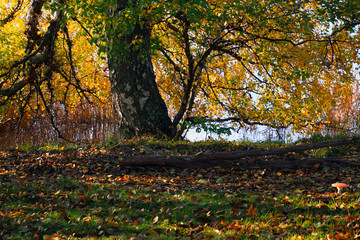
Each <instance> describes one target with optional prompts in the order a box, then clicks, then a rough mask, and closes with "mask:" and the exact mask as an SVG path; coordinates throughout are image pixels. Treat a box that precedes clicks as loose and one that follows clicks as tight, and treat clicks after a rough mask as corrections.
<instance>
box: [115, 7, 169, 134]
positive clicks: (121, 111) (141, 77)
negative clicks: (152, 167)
mask: <svg viewBox="0 0 360 240" xmlns="http://www.w3.org/2000/svg"><path fill="white" fill-rule="evenodd" d="M120 10H121V9H120ZM120 10H117V11H120ZM141 22H142V24H140V23H137V24H136V25H135V26H133V27H132V30H131V31H130V33H129V32H126V33H124V32H121V34H119V32H117V31H115V33H113V34H112V35H111V42H112V43H111V46H110V47H109V50H108V51H109V52H108V55H109V56H108V59H109V60H108V63H109V71H110V82H111V95H112V102H113V106H114V111H115V114H116V115H117V117H118V119H119V122H120V128H121V129H120V130H121V132H122V133H123V134H125V135H126V137H132V136H140V135H146V134H150V135H167V136H169V137H173V136H174V132H173V130H172V128H171V120H170V118H169V115H168V112H167V107H166V105H165V102H164V100H163V99H162V97H161V95H160V93H159V90H158V87H157V84H156V82H155V74H154V70H153V65H152V62H151V50H150V35H151V29H150V27H149V26H148V25H147V24H146V23H144V21H141ZM124 46H126V47H125V48H124ZM124 49H125V50H124ZM119 51H122V52H119Z"/></svg>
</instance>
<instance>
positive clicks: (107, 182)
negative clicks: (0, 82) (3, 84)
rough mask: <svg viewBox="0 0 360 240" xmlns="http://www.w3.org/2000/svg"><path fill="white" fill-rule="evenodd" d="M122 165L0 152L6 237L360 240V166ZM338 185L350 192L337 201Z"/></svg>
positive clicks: (0, 206) (92, 152) (96, 158)
mask: <svg viewBox="0 0 360 240" xmlns="http://www.w3.org/2000/svg"><path fill="white" fill-rule="evenodd" d="M143 149H144V148H143ZM146 149H147V148H145V151H146ZM121 150H123V152H124V150H125V153H124V154H144V150H141V152H140V151H136V149H135V150H134V149H130V150H129V149H128V148H126V149H121ZM118 151H119V150H118ZM145 154H146V152H145ZM117 161H118V160H117V158H116V157H115V155H114V154H113V152H112V150H106V149H98V148H88V149H85V148H78V149H72V150H64V151H45V152H37V151H33V152H31V151H30V152H24V151H19V150H3V151H1V152H0V226H1V227H0V238H5V239H69V238H71V239H89V238H93V239H129V238H133V239H169V238H170V239H173V238H178V239H207V238H208V239H355V238H360V194H359V189H358V187H359V183H360V174H359V173H360V169H359V167H357V166H351V165H346V163H341V164H338V163H334V162H322V163H320V164H319V163H315V164H314V165H312V166H310V167H306V168H295V169H281V168H280V169H279V168H255V167H254V168H252V167H251V166H247V167H246V168H245V167H244V168H239V167H237V168H235V167H234V168H226V169H223V168H219V167H213V168H208V169H177V168H165V167H161V168H150V167H147V168H144V167H136V168H134V167H132V168H130V167H119V166H118V165H117ZM334 182H345V183H347V184H349V185H350V186H351V188H349V189H347V190H345V191H344V193H342V194H341V195H339V194H337V193H336V189H334V188H332V187H331V184H332V183H334Z"/></svg>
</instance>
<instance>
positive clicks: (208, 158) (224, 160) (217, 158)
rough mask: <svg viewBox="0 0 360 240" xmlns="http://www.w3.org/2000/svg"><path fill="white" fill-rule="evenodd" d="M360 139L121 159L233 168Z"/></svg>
mask: <svg viewBox="0 0 360 240" xmlns="http://www.w3.org/2000/svg"><path fill="white" fill-rule="evenodd" d="M355 141H359V139H358V138H346V139H341V140H333V141H327V142H319V143H310V144H301V145H294V146H288V147H283V148H274V149H254V150H247V151H235V152H204V153H201V154H197V155H190V156H129V157H125V158H121V159H119V165H121V166H166V167H181V168H196V167H211V166H231V165H234V164H237V163H239V165H241V162H242V159H244V158H248V157H259V156H270V155H282V154H287V153H292V152H298V153H299V152H304V151H307V150H313V149H319V148H326V147H333V146H340V145H348V144H352V143H354V142H355Z"/></svg>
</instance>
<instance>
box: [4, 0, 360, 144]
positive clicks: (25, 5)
mask: <svg viewBox="0 0 360 240" xmlns="http://www.w3.org/2000/svg"><path fill="white" fill-rule="evenodd" d="M36 4H37V5H36ZM114 4H115V3H113V2H112V1H59V2H57V1H42V0H41V1H40V0H36V1H28V0H24V1H20V0H18V1H17V0H9V1H6V2H4V1H3V2H1V3H0V9H1V12H0V128H4V129H5V128H9V127H10V126H11V127H14V124H15V123H18V124H20V126H22V127H26V126H45V125H43V124H44V122H46V123H47V126H48V127H47V129H49V128H50V129H51V126H52V127H53V128H55V130H56V131H57V133H58V135H63V136H65V135H66V134H64V133H66V132H68V130H67V129H69V128H66V126H67V127H69V126H79V125H81V124H85V123H89V124H91V125H94V124H95V125H96V124H103V123H104V124H112V123H114V122H115V120H114V118H113V116H112V110H111V98H110V97H109V96H110V95H111V93H110V83H109V81H108V78H109V77H108V76H109V71H108V68H107V62H106V55H105V52H106V48H107V47H108V45H107V44H108V42H109V41H108V40H107V39H106V37H107V31H110V30H109V29H108V28H107V27H108V26H110V25H111V26H113V25H114V24H120V27H121V28H122V29H124V32H125V33H126V31H127V30H128V29H131V24H133V22H134V21H135V19H138V18H141V19H145V20H146V21H148V22H149V23H150V24H151V26H152V37H153V38H152V50H153V64H154V70H155V73H156V76H157V84H158V87H159V89H160V92H161V94H162V97H163V99H164V100H165V102H166V104H167V107H168V111H169V115H170V117H171V118H172V121H173V127H174V128H175V129H177V131H178V132H179V134H183V133H184V132H185V130H186V126H189V125H186V124H185V123H186V122H187V121H188V120H190V119H193V118H194V117H201V118H203V119H206V121H210V122H221V123H223V122H230V123H231V124H233V126H235V127H243V126H245V125H247V126H255V125H266V126H271V127H273V128H289V127H290V128H291V129H292V130H293V131H296V132H301V133H304V134H307V135H309V134H312V133H328V134H338V133H345V134H348V133H357V132H358V127H359V100H360V99H359V98H360V96H359V94H358V92H359V91H358V89H359V86H358V64H359V56H358V49H359V32H358V25H359V14H358V13H357V12H356V11H355V10H354V9H358V8H356V7H359V6H358V5H356V3H343V2H341V1H332V2H331V3H328V1H291V2H288V1H280V2H279V1H273V0H267V1H265V0H264V1H252V0H247V1H241V3H240V2H238V1H232V0H228V1H216V0H208V1H204V0H198V1H195V0H194V1H185V2H179V3H174V2H172V1H143V2H142V3H141V4H134V6H132V7H128V8H127V9H126V11H123V12H122V14H121V15H120V16H119V17H118V18H116V17H114V18H111V19H109V18H108V17H107V16H108V15H107V14H108V13H107V12H108V11H107V10H108V9H111V7H114ZM347 4H350V5H351V4H353V5H351V6H350V5H347ZM55 23H56V24H58V25H56V24H55ZM54 29H55V30H54ZM52 31H53V32H52ZM50 34H53V35H51V36H53V39H52V41H53V42H51V41H50V40H48V36H49V35H50ZM141 43H142V40H141V39H138V40H136V41H135V40H134V41H133V42H131V44H132V45H137V44H141ZM121 49H123V51H122V52H119V53H117V54H124V57H126V46H122V48H121ZM20 119H22V121H20ZM19 121H20V122H19ZM194 124H195V123H194ZM45 128H46V127H45ZM70 128H71V127H70ZM65 137H66V136H65Z"/></svg>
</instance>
